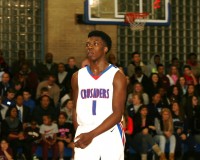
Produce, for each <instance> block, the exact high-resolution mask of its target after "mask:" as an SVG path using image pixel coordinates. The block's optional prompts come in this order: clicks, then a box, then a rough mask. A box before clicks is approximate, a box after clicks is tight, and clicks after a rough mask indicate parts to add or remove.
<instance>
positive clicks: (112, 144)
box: [72, 30, 126, 160]
mask: <svg viewBox="0 0 200 160" xmlns="http://www.w3.org/2000/svg"><path fill="white" fill-rule="evenodd" d="M111 44H112V41H111V38H110V37H109V36H108V35H107V34H106V33H104V32H102V31H96V30H95V31H92V32H90V33H89V34H88V39H87V42H86V51H87V57H88V59H89V61H90V65H89V66H86V67H84V68H82V69H80V70H79V71H78V72H76V73H75V74H74V75H73V77H72V89H73V100H74V104H75V105H74V106H75V107H74V111H73V124H74V127H75V129H76V135H75V139H74V142H75V143H74V144H75V157H74V159H75V160H100V159H101V160H124V143H125V139H124V132H123V130H122V126H121V124H120V121H121V119H122V115H123V112H124V105H125V99H126V78H125V76H124V75H123V73H121V72H120V71H119V69H118V68H117V67H115V66H113V65H111V64H109V63H108V62H107V60H106V54H107V53H108V52H109V50H110V49H111Z"/></svg>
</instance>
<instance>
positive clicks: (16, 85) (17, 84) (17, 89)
mask: <svg viewBox="0 0 200 160" xmlns="http://www.w3.org/2000/svg"><path fill="white" fill-rule="evenodd" d="M13 88H14V90H15V97H16V96H17V95H21V94H22V93H23V89H24V88H23V86H22V83H21V82H20V81H14V82H13Z"/></svg>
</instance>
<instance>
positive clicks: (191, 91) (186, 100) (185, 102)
mask: <svg viewBox="0 0 200 160" xmlns="http://www.w3.org/2000/svg"><path fill="white" fill-rule="evenodd" d="M193 96H196V97H197V99H200V97H199V96H198V95H197V93H196V90H195V86H194V85H192V84H190V85H188V89H187V93H186V94H185V95H184V96H183V98H182V101H181V106H183V107H184V111H185V114H186V115H187V114H190V113H191V109H192V108H190V107H191V102H192V97H193Z"/></svg>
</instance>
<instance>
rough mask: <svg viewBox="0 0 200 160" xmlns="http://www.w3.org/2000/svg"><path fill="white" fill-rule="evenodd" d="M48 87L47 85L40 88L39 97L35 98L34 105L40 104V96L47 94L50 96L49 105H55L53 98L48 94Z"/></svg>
mask: <svg viewBox="0 0 200 160" xmlns="http://www.w3.org/2000/svg"><path fill="white" fill-rule="evenodd" d="M49 95H50V94H49V88H48V87H42V88H41V89H40V95H39V98H38V99H36V105H39V104H40V101H41V98H42V96H48V97H49V98H50V106H53V107H55V104H54V101H53V99H52V98H51V97H50V96H49Z"/></svg>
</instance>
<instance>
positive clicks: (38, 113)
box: [32, 95, 57, 125]
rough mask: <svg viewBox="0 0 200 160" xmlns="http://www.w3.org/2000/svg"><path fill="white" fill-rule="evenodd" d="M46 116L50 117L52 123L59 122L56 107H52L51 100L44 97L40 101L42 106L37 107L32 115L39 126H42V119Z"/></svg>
mask: <svg viewBox="0 0 200 160" xmlns="http://www.w3.org/2000/svg"><path fill="white" fill-rule="evenodd" d="M44 115H50V116H51V120H52V121H56V120H57V112H56V109H55V107H54V106H51V103H50V98H49V96H47V95H43V96H42V97H41V99H40V104H39V105H37V106H36V107H35V108H34V110H33V113H32V119H34V120H35V121H36V122H37V123H38V124H39V125H41V124H42V122H43V120H42V117H43V116H44Z"/></svg>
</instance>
